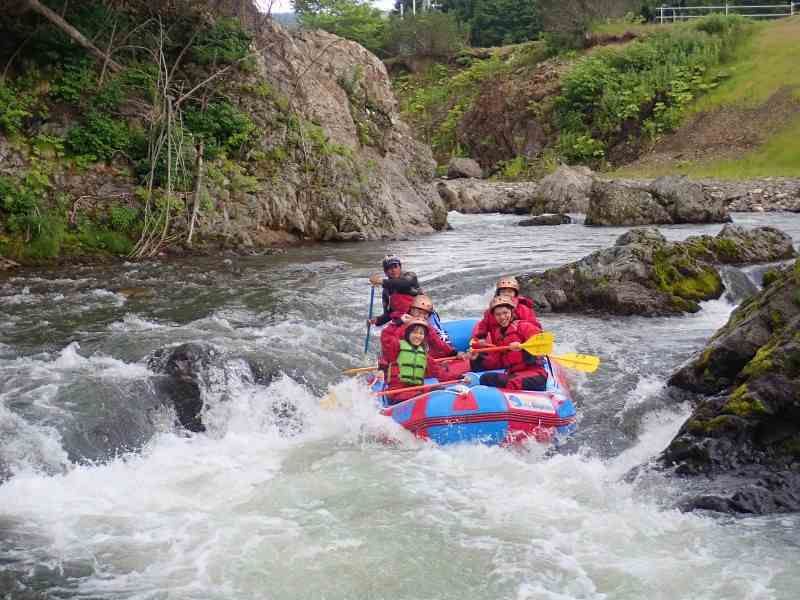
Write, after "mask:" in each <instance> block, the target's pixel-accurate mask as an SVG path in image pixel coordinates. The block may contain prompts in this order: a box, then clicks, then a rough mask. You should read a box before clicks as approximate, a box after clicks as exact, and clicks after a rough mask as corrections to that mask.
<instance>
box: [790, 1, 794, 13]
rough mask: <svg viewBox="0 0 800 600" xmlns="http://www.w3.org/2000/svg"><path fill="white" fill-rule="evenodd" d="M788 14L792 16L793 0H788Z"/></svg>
mask: <svg viewBox="0 0 800 600" xmlns="http://www.w3.org/2000/svg"><path fill="white" fill-rule="evenodd" d="M789 16H790V17H793V16H794V1H793V0H789Z"/></svg>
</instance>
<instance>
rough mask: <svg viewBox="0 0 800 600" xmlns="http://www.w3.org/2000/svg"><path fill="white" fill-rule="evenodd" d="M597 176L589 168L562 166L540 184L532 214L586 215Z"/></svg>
mask: <svg viewBox="0 0 800 600" xmlns="http://www.w3.org/2000/svg"><path fill="white" fill-rule="evenodd" d="M594 181H595V175H594V173H593V172H592V170H591V169H589V168H588V167H568V166H565V165H562V166H560V167H558V169H556V171H555V172H553V173H551V174H550V175H547V176H546V177H544V178H543V179H542V180H541V181H540V182H539V189H538V193H537V196H536V199H535V201H534V204H533V206H532V207H531V213H532V214H533V215H538V214H542V213H575V212H578V213H585V212H587V211H588V210H589V196H590V194H591V192H592V185H594Z"/></svg>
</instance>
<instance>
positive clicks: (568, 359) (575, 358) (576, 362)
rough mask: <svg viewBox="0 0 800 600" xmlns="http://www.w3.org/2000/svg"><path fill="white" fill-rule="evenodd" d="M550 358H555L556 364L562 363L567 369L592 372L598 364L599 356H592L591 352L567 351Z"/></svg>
mask: <svg viewBox="0 0 800 600" xmlns="http://www.w3.org/2000/svg"><path fill="white" fill-rule="evenodd" d="M550 358H552V359H554V360H556V361H557V362H558V364H560V365H564V366H565V367H567V368H568V369H575V370H576V371H583V372H584V373H594V372H595V371H597V367H599V366H600V357H599V356H592V355H591V354H576V353H574V352H569V353H567V354H559V355H558V356H551V357H550Z"/></svg>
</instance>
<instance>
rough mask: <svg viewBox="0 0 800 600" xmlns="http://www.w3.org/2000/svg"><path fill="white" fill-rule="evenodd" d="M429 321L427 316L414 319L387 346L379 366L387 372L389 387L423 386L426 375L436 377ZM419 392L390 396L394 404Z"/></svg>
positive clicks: (391, 388)
mask: <svg viewBox="0 0 800 600" xmlns="http://www.w3.org/2000/svg"><path fill="white" fill-rule="evenodd" d="M428 332H429V326H428V322H427V321H425V320H424V319H411V320H410V321H408V323H406V324H405V325H404V327H403V331H402V332H401V334H400V335H398V336H396V337H394V336H393V339H392V340H390V341H389V343H388V344H387V346H388V347H385V348H384V350H385V353H384V355H383V356H382V357H381V360H380V367H381V368H382V369H383V370H384V372H385V373H388V382H389V386H388V389H390V390H397V389H402V388H406V387H413V386H417V385H423V384H424V383H425V378H426V377H436V363H434V362H433V360H432V359H431V358H430V357H429V356H428V345H427V341H426V340H427V337H428ZM417 395H419V392H418V391H410V392H408V393H407V394H394V395H392V396H390V397H389V402H390V403H391V404H397V403H398V402H402V401H403V400H408V399H409V398H413V397H414V396H417Z"/></svg>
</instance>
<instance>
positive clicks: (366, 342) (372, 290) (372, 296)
mask: <svg viewBox="0 0 800 600" xmlns="http://www.w3.org/2000/svg"><path fill="white" fill-rule="evenodd" d="M373 304H375V286H374V285H371V286H370V288H369V316H368V317H367V337H366V338H364V354H366V353H367V352H369V334H370V330H371V329H372V323H371V322H370V321H372V305H373Z"/></svg>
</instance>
